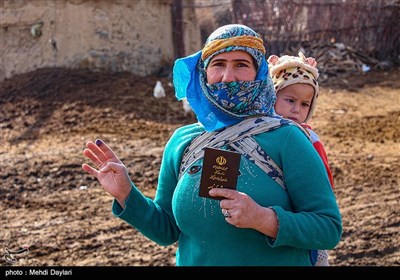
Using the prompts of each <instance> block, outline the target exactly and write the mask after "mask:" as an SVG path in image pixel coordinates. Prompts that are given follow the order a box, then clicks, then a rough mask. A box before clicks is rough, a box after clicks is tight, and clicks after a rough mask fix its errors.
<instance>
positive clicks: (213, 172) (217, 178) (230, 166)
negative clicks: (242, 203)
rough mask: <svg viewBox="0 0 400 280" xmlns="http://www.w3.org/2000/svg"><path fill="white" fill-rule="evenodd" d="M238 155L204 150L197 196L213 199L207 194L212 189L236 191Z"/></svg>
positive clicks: (218, 150) (212, 149)
mask: <svg viewBox="0 0 400 280" xmlns="http://www.w3.org/2000/svg"><path fill="white" fill-rule="evenodd" d="M239 165H240V154H239V153H236V152H231V151H226V150H220V149H214V148H204V161H203V170H202V172H201V180H200V191H199V195H200V196H202V197H208V198H213V199H222V198H221V197H212V196H210V195H209V194H208V192H209V191H210V190H211V189H213V188H225V189H233V190H235V189H236V182H237V178H238V176H239Z"/></svg>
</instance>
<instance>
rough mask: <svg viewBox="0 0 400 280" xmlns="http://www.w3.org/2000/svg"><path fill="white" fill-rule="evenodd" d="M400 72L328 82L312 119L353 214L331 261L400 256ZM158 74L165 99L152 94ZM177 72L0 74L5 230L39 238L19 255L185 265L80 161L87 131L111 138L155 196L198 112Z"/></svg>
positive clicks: (36, 259)
mask: <svg viewBox="0 0 400 280" xmlns="http://www.w3.org/2000/svg"><path fill="white" fill-rule="evenodd" d="M399 74H400V71H399V69H393V70H391V71H389V72H375V73H368V74H366V75H362V76H350V77H346V78H338V79H335V80H333V79H330V80H328V81H326V82H324V84H322V85H321V96H320V98H319V101H318V106H317V110H316V112H315V115H314V119H313V122H312V125H313V127H314V128H315V130H316V131H317V133H318V134H319V135H320V137H321V138H322V140H323V142H324V144H325V146H326V149H327V153H328V157H329V160H330V164H331V167H332V171H333V174H334V179H335V189H334V190H335V193H336V195H337V199H338V202H339V206H340V209H341V212H342V215H343V224H344V232H343V237H342V240H341V242H340V243H339V245H338V246H337V248H335V250H333V251H331V254H330V262H331V264H332V265H338V266H348V265H356V266H361V265H373V266H378V265H379V266H381V265H382V266H388V265H399V264H400V254H399V252H400V250H399V246H400V238H399V235H398V230H399V226H400V209H399V206H398V201H399V199H400V188H399V179H400V174H399V170H400V163H399V162H400V161H399V159H400V148H399V140H398V139H399V136H400V135H399V134H400V132H399V127H400V109H399V104H400V102H399V101H400V91H399V88H400V82H399V81H398V77H399ZM157 80H160V81H161V82H162V83H163V85H164V88H165V90H166V97H165V98H161V99H156V98H154V97H153V88H154V86H155V83H156V81H157ZM169 82H170V80H168V78H165V77H162V78H160V77H145V78H143V77H138V76H135V75H133V74H130V73H104V72H89V71H87V70H76V69H75V70H72V69H62V68H56V69H53V68H52V69H40V70H37V71H34V72H31V73H26V74H23V75H18V76H15V77H14V78H12V79H10V80H6V81H3V82H2V83H0V135H1V139H2V141H1V144H2V145H1V147H0V164H1V171H2V172H1V179H2V184H1V186H0V200H1V201H2V203H1V206H0V210H1V213H2V220H1V223H2V234H1V235H0V241H1V242H2V244H4V248H8V249H17V248H20V247H22V246H27V247H28V248H29V252H28V254H26V255H25V256H20V257H18V256H16V263H15V264H14V265H23V266H25V265H40V266H51V265H61V266H70V265H77V266H84V265H103V266H111V265H113V266H114V265H115V266H128V265H129V266H172V265H174V263H175V262H174V261H175V256H174V253H175V249H176V247H175V245H173V246H169V247H162V246H159V245H157V244H155V243H154V242H152V241H150V240H148V239H147V238H145V237H143V236H142V235H141V234H139V233H138V232H137V231H136V230H135V229H133V228H131V227H130V226H129V225H127V224H126V223H124V222H122V221H121V220H118V219H117V218H115V217H113V216H112V214H111V209H110V207H111V201H112V198H111V197H110V196H109V195H108V194H107V193H105V192H104V191H103V190H102V189H101V187H100V185H99V184H98V183H97V181H96V180H94V179H93V178H92V177H90V176H89V175H87V174H86V173H84V172H83V171H82V169H81V164H82V163H83V162H84V161H85V159H84V157H83V155H82V150H83V148H84V144H85V142H86V141H87V140H89V139H90V140H93V139H96V138H102V139H104V140H105V141H107V142H108V143H109V144H110V145H111V146H112V147H113V149H114V150H115V151H116V152H117V154H118V155H119V156H120V158H121V160H122V161H124V162H125V164H126V165H127V166H128V168H129V171H130V175H131V178H132V179H133V180H134V182H135V183H136V184H137V186H138V187H139V188H140V189H141V190H142V191H143V192H144V193H145V194H146V195H148V196H153V195H154V192H155V188H156V185H157V177H158V169H159V166H160V163H161V156H162V151H163V147H164V145H165V143H166V141H167V140H168V138H169V137H170V135H171V134H172V132H173V130H174V129H175V128H177V127H178V126H181V125H184V124H188V123H192V122H194V121H196V120H195V118H194V117H193V116H192V115H188V116H185V115H184V111H183V109H182V104H181V103H180V102H178V101H176V99H175V97H174V92H173V89H172V88H171V87H170V86H168V83H169ZM1 261H2V262H3V263H2V264H8V265H9V263H7V262H6V261H5V259H4V258H3V259H2V260H1Z"/></svg>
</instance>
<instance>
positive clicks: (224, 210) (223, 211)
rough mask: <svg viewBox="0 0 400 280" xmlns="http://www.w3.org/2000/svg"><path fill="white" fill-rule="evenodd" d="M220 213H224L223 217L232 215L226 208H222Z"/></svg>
mask: <svg viewBox="0 0 400 280" xmlns="http://www.w3.org/2000/svg"><path fill="white" fill-rule="evenodd" d="M222 215H224V217H225V218H230V217H232V216H231V214H230V213H229V211H228V210H226V209H222Z"/></svg>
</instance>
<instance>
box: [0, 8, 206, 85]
mask: <svg viewBox="0 0 400 280" xmlns="http://www.w3.org/2000/svg"><path fill="white" fill-rule="evenodd" d="M184 2H185V3H187V2H191V1H184ZM172 4H173V0H114V1H111V0H56V1H54V0H18V1H16V0H0V32H1V33H0V35H1V36H0V37H1V38H0V47H1V65H0V80H3V79H5V78H10V77H12V76H13V75H15V74H18V73H23V72H29V71H32V70H34V69H37V68H43V67H70V68H82V67H87V68H90V69H106V70H111V71H130V72H132V73H134V74H137V75H140V76H146V75H151V74H155V73H158V72H159V71H160V69H162V68H163V67H166V66H171V65H172V63H173V60H174V42H173V41H172V15H171V14H172V9H171V7H172ZM183 18H184V22H183V24H184V29H183V30H184V44H185V52H186V53H187V54H189V53H192V52H194V51H197V50H198V49H199V48H200V47H201V40H200V31H199V28H198V26H197V22H196V17H195V12H194V8H193V9H192V8H185V9H184V12H183Z"/></svg>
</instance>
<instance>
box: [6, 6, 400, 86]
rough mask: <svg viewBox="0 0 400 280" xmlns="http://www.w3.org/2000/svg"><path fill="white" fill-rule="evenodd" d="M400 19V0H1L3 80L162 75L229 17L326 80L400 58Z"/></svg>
mask: <svg viewBox="0 0 400 280" xmlns="http://www.w3.org/2000/svg"><path fill="white" fill-rule="evenodd" d="M399 19H400V2H399V1H398V0H366V1H358V0H296V1H289V0H250V1H248V0H116V1H107V0H0V32H1V33H0V34H1V41H0V44H1V45H0V47H1V50H2V52H1V65H0V81H1V80H4V79H5V78H10V77H12V76H13V75H15V74H18V73H24V72H28V71H32V70H35V69H38V68H42V67H68V68H88V69H93V70H96V69H97V70H110V71H113V72H119V71H129V72H131V73H133V74H136V75H141V76H146V75H154V74H156V75H160V76H165V75H168V74H170V70H171V66H172V64H173V61H174V60H175V59H176V58H177V57H182V56H186V55H188V54H191V53H193V52H195V51H197V50H199V49H200V48H201V47H202V45H203V43H204V41H205V39H206V38H207V37H208V35H209V34H210V33H211V32H212V31H213V30H214V29H216V28H217V27H219V26H221V25H224V24H229V23H243V24H246V25H248V26H250V27H251V28H253V29H254V30H256V31H257V32H258V33H259V34H260V35H261V36H262V37H263V39H264V41H265V47H266V49H267V55H270V54H277V55H280V54H295V55H297V52H298V51H303V52H304V53H305V54H306V56H313V57H315V58H316V59H317V61H319V64H318V67H319V70H320V71H321V73H322V76H321V79H322V80H323V79H325V78H327V77H328V76H332V75H339V74H341V73H347V74H348V73H361V72H367V71H370V70H382V69H384V70H385V69H388V68H391V67H393V66H394V65H398V64H399V62H400V61H399V60H400V58H399V54H400V40H399V37H400V29H399V28H398V27H399V23H400V22H399Z"/></svg>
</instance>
